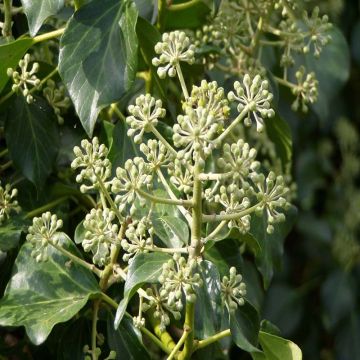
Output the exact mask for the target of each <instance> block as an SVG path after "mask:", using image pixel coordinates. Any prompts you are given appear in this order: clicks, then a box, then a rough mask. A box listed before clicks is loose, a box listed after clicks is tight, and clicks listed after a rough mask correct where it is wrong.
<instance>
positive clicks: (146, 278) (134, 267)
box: [114, 253, 170, 329]
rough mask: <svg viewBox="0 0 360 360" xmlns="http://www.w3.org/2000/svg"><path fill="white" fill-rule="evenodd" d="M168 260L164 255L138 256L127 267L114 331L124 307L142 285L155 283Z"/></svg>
mask: <svg viewBox="0 0 360 360" xmlns="http://www.w3.org/2000/svg"><path fill="white" fill-rule="evenodd" d="M169 259H170V255H168V254H164V253H147V254H143V253H141V254H139V255H137V256H136V257H135V259H134V260H133V261H132V263H131V264H130V266H129V271H128V275H127V279H126V281H125V288H124V298H123V299H122V300H121V302H120V304H119V307H118V309H117V310H116V316H115V323H114V325H115V329H117V328H118V327H119V324H120V322H121V320H122V318H123V316H124V314H125V311H126V307H127V305H128V303H129V301H130V299H131V298H132V297H133V295H134V294H135V293H136V291H137V290H138V289H139V288H140V286H141V285H142V284H144V283H156V282H157V281H158V278H159V276H160V274H161V271H162V265H163V264H164V263H165V262H166V261H168V260H169Z"/></svg>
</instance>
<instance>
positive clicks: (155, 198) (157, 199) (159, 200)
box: [136, 189, 193, 207]
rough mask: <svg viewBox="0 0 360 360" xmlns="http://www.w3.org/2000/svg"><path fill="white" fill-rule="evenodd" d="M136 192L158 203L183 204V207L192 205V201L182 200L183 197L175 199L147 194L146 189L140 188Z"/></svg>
mask: <svg viewBox="0 0 360 360" xmlns="http://www.w3.org/2000/svg"><path fill="white" fill-rule="evenodd" d="M136 192H137V193H138V194H139V195H140V196H142V197H143V198H145V199H148V200H150V201H153V202H155V203H158V204H168V205H181V206H185V207H192V206H193V203H192V201H191V200H184V199H177V200H175V199H167V198H162V197H159V196H155V195H152V194H149V193H147V192H146V191H143V190H141V189H136Z"/></svg>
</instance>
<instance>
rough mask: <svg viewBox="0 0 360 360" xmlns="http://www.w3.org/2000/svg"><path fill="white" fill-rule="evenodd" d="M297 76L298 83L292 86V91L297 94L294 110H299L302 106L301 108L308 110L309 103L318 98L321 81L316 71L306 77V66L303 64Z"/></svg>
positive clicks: (293, 105) (304, 110)
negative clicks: (316, 75) (317, 77)
mask: <svg viewBox="0 0 360 360" xmlns="http://www.w3.org/2000/svg"><path fill="white" fill-rule="evenodd" d="M295 76H296V80H297V85H295V86H294V87H293V88H292V93H293V94H294V95H295V96H296V99H295V101H294V102H293V104H292V106H291V107H292V109H293V110H294V111H297V110H298V109H299V107H300V106H301V110H302V111H303V112H307V111H308V106H307V104H309V103H310V104H313V103H314V102H315V101H316V100H317V97H318V85H319V82H318V80H317V79H316V77H315V73H314V72H311V73H309V74H306V77H305V68H304V67H303V66H301V67H300V68H299V70H298V71H297V72H296V74H295ZM304 77H305V78H304Z"/></svg>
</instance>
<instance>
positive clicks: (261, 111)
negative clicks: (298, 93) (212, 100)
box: [228, 74, 275, 132]
mask: <svg viewBox="0 0 360 360" xmlns="http://www.w3.org/2000/svg"><path fill="white" fill-rule="evenodd" d="M268 87H269V83H268V81H267V80H261V77H260V75H256V76H255V77H254V78H253V79H251V78H250V75H249V74H246V75H245V76H244V79H243V84H241V83H240V82H239V81H235V83H234V89H235V92H236V94H235V93H234V92H233V91H230V92H229V94H228V99H229V100H230V101H236V102H238V103H239V104H238V106H237V110H238V112H239V113H241V112H242V111H243V110H245V109H246V110H245V111H246V112H247V117H246V118H245V121H244V124H245V125H246V126H250V125H251V123H252V120H251V115H252V116H253V117H254V119H255V121H256V130H257V131H258V132H261V131H262V130H263V129H264V119H265V118H270V117H272V116H274V114H275V113H274V110H273V109H271V106H270V102H271V100H272V98H273V95H272V94H271V92H270V91H269V90H268Z"/></svg>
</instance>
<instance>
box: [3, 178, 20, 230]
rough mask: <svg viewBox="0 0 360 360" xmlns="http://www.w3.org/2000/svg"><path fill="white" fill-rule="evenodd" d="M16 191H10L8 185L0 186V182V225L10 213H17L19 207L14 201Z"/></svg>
mask: <svg viewBox="0 0 360 360" xmlns="http://www.w3.org/2000/svg"><path fill="white" fill-rule="evenodd" d="M16 195H17V189H11V185H10V184H6V185H5V187H2V186H1V181H0V224H2V223H3V222H4V221H5V220H6V219H8V218H9V217H10V214H11V212H13V211H15V212H19V211H20V206H19V204H18V202H17V200H15V197H16Z"/></svg>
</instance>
